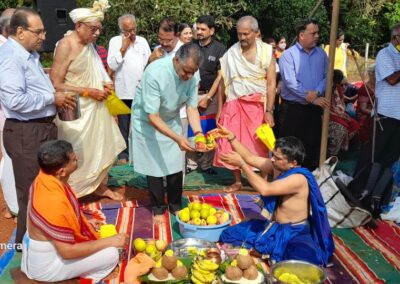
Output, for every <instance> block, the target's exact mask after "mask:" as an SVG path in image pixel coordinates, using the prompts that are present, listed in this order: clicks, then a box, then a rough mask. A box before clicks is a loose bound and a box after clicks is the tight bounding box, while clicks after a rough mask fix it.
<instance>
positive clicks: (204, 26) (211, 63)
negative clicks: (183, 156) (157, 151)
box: [186, 15, 226, 174]
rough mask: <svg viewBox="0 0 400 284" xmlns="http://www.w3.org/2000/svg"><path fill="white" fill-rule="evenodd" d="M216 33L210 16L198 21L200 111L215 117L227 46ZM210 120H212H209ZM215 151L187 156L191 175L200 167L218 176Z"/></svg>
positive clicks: (204, 114) (187, 170)
mask: <svg viewBox="0 0 400 284" xmlns="http://www.w3.org/2000/svg"><path fill="white" fill-rule="evenodd" d="M214 33H215V21H214V18H213V17H212V16H210V15H203V16H200V17H199V18H198V19H197V21H196V34H197V40H196V41H195V42H196V43H197V44H198V45H199V46H200V48H201V50H202V51H203V58H204V60H203V63H202V64H201V65H200V68H199V71H200V78H201V81H200V86H199V97H198V99H199V103H198V107H199V111H200V114H201V115H202V116H211V117H212V116H215V114H216V113H217V111H218V100H217V96H216V94H217V90H218V85H219V81H220V79H221V76H220V75H219V70H220V69H221V65H220V62H219V59H220V58H221V57H222V56H223V55H224V53H225V51H226V46H225V45H224V44H222V43H221V42H219V41H216V40H215V39H213V35H214ZM208 119H210V118H208ZM213 158H214V151H212V152H208V153H204V154H202V155H200V156H199V155H197V154H192V153H188V154H187V169H186V172H187V173H189V172H191V171H192V170H194V169H196V168H197V167H200V168H201V169H202V170H203V171H205V172H207V173H208V174H216V172H215V170H214V169H213V168H211V165H212V160H213Z"/></svg>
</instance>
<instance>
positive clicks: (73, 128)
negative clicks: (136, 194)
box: [50, 1, 126, 200]
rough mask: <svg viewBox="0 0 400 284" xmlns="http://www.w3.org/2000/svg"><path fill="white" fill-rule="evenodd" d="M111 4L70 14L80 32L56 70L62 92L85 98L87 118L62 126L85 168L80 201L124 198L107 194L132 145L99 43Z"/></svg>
mask: <svg viewBox="0 0 400 284" xmlns="http://www.w3.org/2000/svg"><path fill="white" fill-rule="evenodd" d="M108 7H109V6H108V2H107V1H95V2H94V4H93V8H90V9H89V8H78V9H74V10H72V11H71V12H70V17H71V19H72V21H73V22H74V23H75V31H73V32H72V33H70V34H69V35H67V36H65V37H64V38H63V39H62V40H60V41H59V44H58V45H57V49H56V51H55V55H54V61H53V66H52V69H51V75H50V77H51V80H52V81H53V84H54V86H55V88H56V89H59V90H68V91H72V92H76V93H77V94H79V95H80V96H79V102H80V108H81V117H80V118H79V119H77V120H74V121H61V120H57V121H56V123H57V126H58V129H59V131H58V137H59V138H60V139H64V140H67V141H69V142H70V143H72V145H73V147H74V149H75V151H76V152H77V154H78V156H79V158H80V164H79V168H78V170H77V171H76V172H74V173H73V174H72V175H71V178H70V180H69V183H70V184H71V186H72V188H73V189H74V191H75V193H76V195H77V196H78V197H82V196H85V195H88V194H91V193H93V192H95V193H96V194H97V195H101V196H107V197H109V198H111V199H114V200H121V199H122V198H123V197H122V196H121V195H120V194H119V193H116V192H113V191H111V190H110V189H109V188H107V186H106V184H107V177H108V170H109V169H110V168H111V166H112V164H113V162H114V160H115V158H116V156H117V155H118V154H119V153H120V152H121V151H122V150H124V149H125V147H126V144H125V142H124V139H123V137H122V135H121V133H120V131H119V129H118V126H117V124H116V122H115V121H114V119H113V117H112V116H111V114H110V113H109V111H108V109H107V106H106V103H105V100H106V98H107V96H108V93H109V91H110V90H109V89H108V88H107V87H104V85H105V83H106V82H111V79H110V78H109V76H108V75H107V72H106V71H105V69H104V66H103V65H102V63H101V60H100V57H99V56H98V54H97V52H96V50H95V47H94V45H93V43H94V42H95V41H96V40H97V38H98V36H99V35H100V33H101V30H102V26H101V21H102V20H103V19H104V11H105V10H106V9H107V8H108Z"/></svg>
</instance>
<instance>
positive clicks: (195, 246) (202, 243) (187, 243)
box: [167, 238, 217, 257]
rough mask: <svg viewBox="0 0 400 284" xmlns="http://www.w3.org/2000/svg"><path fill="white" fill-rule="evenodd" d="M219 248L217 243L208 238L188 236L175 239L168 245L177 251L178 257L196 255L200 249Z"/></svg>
mask: <svg viewBox="0 0 400 284" xmlns="http://www.w3.org/2000/svg"><path fill="white" fill-rule="evenodd" d="M210 248H217V245H216V244H215V243H213V242H209V241H207V240H202V239H195V238H186V239H180V240H176V241H173V242H172V243H170V244H169V245H168V247H167V249H171V250H173V251H174V252H175V254H176V255H177V256H178V257H188V256H196V255H197V254H198V253H199V252H200V251H203V250H206V249H210Z"/></svg>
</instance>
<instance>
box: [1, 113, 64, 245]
mask: <svg viewBox="0 0 400 284" xmlns="http://www.w3.org/2000/svg"><path fill="white" fill-rule="evenodd" d="M52 120H53V118H51V117H50V118H43V119H41V120H35V121H28V122H22V121H17V120H14V119H6V122H5V124H4V132H3V139H4V148H5V149H6V151H7V154H8V155H9V156H10V158H11V160H12V163H13V169H14V177H15V187H16V190H17V199H18V207H19V212H18V223H17V233H16V236H15V243H17V244H18V243H22V238H23V236H24V234H25V231H26V218H27V207H28V200H29V188H30V187H31V184H32V182H33V180H34V179H35V177H36V175H37V174H38V173H39V164H38V160H37V153H38V150H39V147H40V145H41V144H42V143H43V142H46V141H49V140H55V139H57V126H56V125H55V124H54V123H53V122H52Z"/></svg>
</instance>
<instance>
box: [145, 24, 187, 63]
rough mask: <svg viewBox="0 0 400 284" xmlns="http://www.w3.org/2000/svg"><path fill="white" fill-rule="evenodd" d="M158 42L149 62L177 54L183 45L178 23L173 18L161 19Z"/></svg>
mask: <svg viewBox="0 0 400 284" xmlns="http://www.w3.org/2000/svg"><path fill="white" fill-rule="evenodd" d="M158 42H159V43H160V45H159V46H157V47H156V48H155V49H154V51H153V53H152V54H151V55H150V58H149V63H151V62H153V61H154V60H157V59H160V58H161V57H165V56H175V53H176V51H177V50H178V49H179V48H180V47H181V46H182V42H181V41H180V40H179V38H178V24H177V23H176V22H175V21H174V20H173V19H171V18H165V19H163V20H161V22H160V24H159V25H158Z"/></svg>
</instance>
